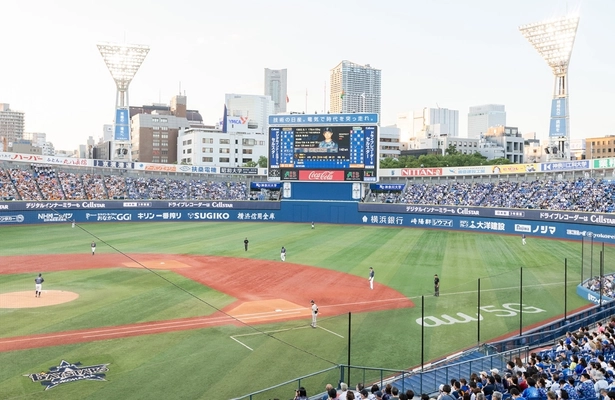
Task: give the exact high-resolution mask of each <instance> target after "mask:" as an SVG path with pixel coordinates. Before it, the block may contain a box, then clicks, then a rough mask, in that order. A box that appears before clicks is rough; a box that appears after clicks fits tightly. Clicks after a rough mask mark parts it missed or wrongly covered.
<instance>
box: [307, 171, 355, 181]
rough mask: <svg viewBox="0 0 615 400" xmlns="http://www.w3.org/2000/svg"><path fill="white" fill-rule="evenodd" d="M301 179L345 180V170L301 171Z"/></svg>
mask: <svg viewBox="0 0 615 400" xmlns="http://www.w3.org/2000/svg"><path fill="white" fill-rule="evenodd" d="M299 180H302V181H319V182H339V181H343V180H344V171H326V170H323V171H320V170H318V171H299Z"/></svg>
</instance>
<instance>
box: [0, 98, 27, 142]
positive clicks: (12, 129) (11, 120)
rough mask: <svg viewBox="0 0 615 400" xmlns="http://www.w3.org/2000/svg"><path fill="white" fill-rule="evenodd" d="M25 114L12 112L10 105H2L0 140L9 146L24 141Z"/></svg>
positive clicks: (0, 112) (0, 110) (0, 106)
mask: <svg viewBox="0 0 615 400" xmlns="http://www.w3.org/2000/svg"><path fill="white" fill-rule="evenodd" d="M25 120H26V118H25V113H24V112H22V111H15V110H11V107H10V105H9V104H6V103H0V140H2V142H3V143H5V145H6V144H8V145H9V146H10V143H12V142H15V141H18V140H21V139H23V134H24V130H25V127H26V122H25Z"/></svg>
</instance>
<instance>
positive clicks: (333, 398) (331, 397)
mask: <svg viewBox="0 0 615 400" xmlns="http://www.w3.org/2000/svg"><path fill="white" fill-rule="evenodd" d="M327 394H328V396H327V400H338V399H339V397H337V390H335V389H334V388H331V389H329V392H327Z"/></svg>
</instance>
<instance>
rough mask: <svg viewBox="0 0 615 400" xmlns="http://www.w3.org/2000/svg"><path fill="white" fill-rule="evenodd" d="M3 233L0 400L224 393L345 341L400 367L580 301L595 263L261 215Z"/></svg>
mask: <svg viewBox="0 0 615 400" xmlns="http://www.w3.org/2000/svg"><path fill="white" fill-rule="evenodd" d="M245 238H248V239H249V248H248V250H247V251H245V250H244V243H243V242H244V239H245ZM92 241H95V242H96V243H97V249H96V254H95V255H92V254H91V251H90V243H91V242H92ZM0 243H2V245H1V246H0V365H1V366H2V368H0V399H30V398H37V399H38V398H48V399H67V398H80V399H110V398H115V399H231V398H235V397H241V396H243V395H245V394H248V393H251V392H253V391H257V390H259V389H263V388H266V387H269V386H271V385H275V384H277V383H280V382H283V381H286V380H290V379H293V378H296V377H299V376H302V375H306V374H309V373H311V372H314V371H319V370H324V369H327V368H329V367H331V366H334V365H336V364H345V363H347V362H348V355H349V353H350V361H351V364H352V365H360V366H369V367H382V368H388V369H407V368H410V367H415V366H417V365H419V364H420V363H421V349H423V350H424V352H425V356H424V357H425V360H426V361H429V360H435V359H438V358H440V357H443V356H445V355H447V354H451V353H454V352H456V351H459V350H461V349H464V348H468V347H471V346H474V345H476V344H477V343H478V342H479V341H480V342H485V341H488V340H492V339H494V338H497V337H501V336H504V335H509V334H516V333H518V332H519V330H520V329H521V327H523V329H529V328H530V327H531V326H533V325H536V324H539V323H540V322H541V321H545V320H548V319H553V318H558V317H561V316H562V315H563V314H564V313H565V312H571V311H572V310H575V309H578V308H580V307H583V306H586V305H587V302H585V301H584V300H582V299H581V298H580V297H578V296H577V295H576V293H575V289H576V285H577V284H578V283H579V280H580V278H581V273H582V271H581V265H582V259H583V261H584V265H585V270H584V271H583V275H584V276H585V277H586V278H587V277H588V276H589V274H590V273H593V274H594V275H595V274H596V273H597V265H598V252H599V250H598V247H596V250H595V254H594V261H593V265H592V268H593V271H590V270H589V267H588V265H589V264H590V261H589V257H590V256H589V252H588V251H587V250H586V249H585V251H584V253H583V255H582V251H581V247H582V246H581V244H580V243H578V242H566V241H556V240H546V239H538V238H533V237H528V239H527V244H526V245H525V246H524V245H522V243H521V238H520V236H507V235H493V234H474V233H466V232H452V231H451V232H447V231H441V230H419V229H403V228H391V227H373V226H370V227H366V226H340V225H324V224H317V225H316V227H315V229H311V227H310V225H309V224H274V223H256V222H255V223H228V222H223V223H215V222H206V223H204V222H200V223H199V222H190V223H172V222H166V223H124V224H118V223H99V224H77V226H76V227H74V228H72V227H71V225H70V223H66V224H58V225H45V226H40V225H38V226H15V227H2V228H0ZM282 246H285V247H286V249H287V254H286V261H285V262H282V261H281V260H280V248H281V247H282ZM596 246H598V244H597V243H596ZM605 251H608V252H611V253H612V252H613V249H611V248H607V250H605ZM608 258H609V257H608V255H607V256H606V257H605V259H608ZM564 259H567V263H568V268H567V281H566V280H565V279H566V278H565V269H564ZM370 266H372V267H373V268H374V270H375V282H376V283H375V285H374V289H373V290H370V288H369V283H368V279H367V277H368V274H369V267H370ZM613 270H615V269H614V268H612V267H609V266H608V265H607V266H606V267H605V273H606V272H613ZM39 273H41V274H42V276H43V277H44V279H45V282H44V283H43V293H42V295H41V297H38V298H37V297H34V278H35V277H36V276H37V275H38V274H39ZM434 274H438V275H439V277H440V285H441V286H440V296H439V297H435V296H434V295H433V294H434V293H433V290H434V288H433V279H434ZM479 282H480V288H481V292H480V296H478V293H477V288H478V285H479ZM565 282H567V284H565ZM521 285H523V289H522V290H521V289H520V287H521ZM566 294H567V296H566ZM479 298H480V303H479ZM310 300H314V301H315V302H316V304H317V305H318V307H319V314H318V328H316V329H313V328H311V327H310V322H311V316H310ZM521 302H522V304H520V303H521ZM479 306H480V309H481V310H482V311H481V315H480V317H481V321H480V324H478V323H477V319H478V315H477V314H478V312H477V311H478V307H479ZM422 317H425V318H424V320H423V321H424V340H421V338H422V335H421V330H422V328H421V318H422ZM479 326H480V331H479ZM349 337H350V338H349ZM349 344H350V351H349V347H348V346H349ZM337 377H338V375H337V373H330V374H321V375H319V376H318V377H314V378H311V379H309V380H306V381H305V382H303V383H302V384H303V385H304V386H306V388H307V389H308V394H309V395H312V394H314V393H316V392H321V391H322V390H323V388H324V385H325V384H326V383H334V384H335V383H337ZM71 378H72V379H71ZM370 379H372V377H370V376H356V377H354V378H353V377H351V382H350V384H351V385H354V384H356V382H357V381H359V380H365V381H369V380H370ZM46 388H47V390H46ZM293 394H294V393H293V392H292V390H291V388H289V387H286V388H283V389H280V390H279V391H278V392H277V393H276V392H275V391H272V392H268V393H266V394H263V395H261V397H258V396H255V397H254V398H255V399H259V398H262V399H272V398H274V397H275V396H278V397H279V398H281V399H287V398H291V397H292V396H293Z"/></svg>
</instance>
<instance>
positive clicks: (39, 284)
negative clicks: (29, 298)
mask: <svg viewBox="0 0 615 400" xmlns="http://www.w3.org/2000/svg"><path fill="white" fill-rule="evenodd" d="M43 282H45V280H44V279H43V276H42V275H41V274H38V276H37V277H36V278H34V283H35V285H34V290H35V292H34V297H41V293H42V292H43Z"/></svg>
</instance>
